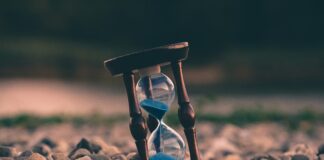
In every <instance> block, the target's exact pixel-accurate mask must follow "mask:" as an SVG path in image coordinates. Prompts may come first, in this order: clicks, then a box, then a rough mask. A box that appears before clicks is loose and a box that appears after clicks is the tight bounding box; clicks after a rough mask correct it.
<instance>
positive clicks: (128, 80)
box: [123, 73, 148, 160]
mask: <svg viewBox="0 0 324 160" xmlns="http://www.w3.org/2000/svg"><path fill="white" fill-rule="evenodd" d="M123 78H124V84H125V87H126V91H127V97H128V103H129V113H130V117H131V119H130V124H129V127H130V131H131V134H132V136H133V138H134V139H135V143H136V147H137V150H138V154H139V156H140V157H141V159H142V160H148V148H147V141H146V135H147V127H146V123H145V119H144V118H143V116H142V112H141V109H140V108H139V105H138V102H137V98H136V96H135V81H134V74H133V73H125V74H124V75H123Z"/></svg>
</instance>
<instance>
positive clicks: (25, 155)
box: [19, 150, 33, 157]
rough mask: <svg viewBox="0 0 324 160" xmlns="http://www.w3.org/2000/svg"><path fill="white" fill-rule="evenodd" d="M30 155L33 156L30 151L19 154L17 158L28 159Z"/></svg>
mask: <svg viewBox="0 0 324 160" xmlns="http://www.w3.org/2000/svg"><path fill="white" fill-rule="evenodd" d="M32 154H33V152H32V151H30V150H27V151H24V152H21V153H20V155H19V157H29V156H31V155H32Z"/></svg>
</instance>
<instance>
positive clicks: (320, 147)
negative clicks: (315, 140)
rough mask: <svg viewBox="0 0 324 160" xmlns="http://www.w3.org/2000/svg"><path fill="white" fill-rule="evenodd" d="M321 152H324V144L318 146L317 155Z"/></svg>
mask: <svg viewBox="0 0 324 160" xmlns="http://www.w3.org/2000/svg"><path fill="white" fill-rule="evenodd" d="M321 154H324V144H322V145H320V146H319V147H318V152H317V155H321Z"/></svg>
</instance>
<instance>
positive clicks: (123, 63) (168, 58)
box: [104, 42, 189, 76]
mask: <svg viewBox="0 0 324 160" xmlns="http://www.w3.org/2000/svg"><path fill="white" fill-rule="evenodd" d="M188 51H189V44H188V42H180V43H174V44H169V45H164V46H160V47H155V48H150V49H146V50H142V51H139V52H133V53H130V54H127V55H124V56H120V57H116V58H112V59H109V60H106V61H105V62H104V64H105V67H106V68H107V69H108V70H109V71H110V73H111V74H112V75H113V76H119V75H122V74H124V73H129V72H137V71H138V70H139V69H142V68H146V67H151V66H155V65H160V66H163V65H167V64H169V63H171V62H178V61H182V60H185V59H186V58H187V55H188Z"/></svg>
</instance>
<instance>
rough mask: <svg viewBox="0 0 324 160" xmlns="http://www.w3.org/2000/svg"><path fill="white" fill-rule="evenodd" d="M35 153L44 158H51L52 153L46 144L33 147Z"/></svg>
mask: <svg viewBox="0 0 324 160" xmlns="http://www.w3.org/2000/svg"><path fill="white" fill-rule="evenodd" d="M33 152H36V153H39V154H41V155H43V156H45V157H46V156H49V155H50V154H51V153H52V152H51V148H50V147H49V146H48V145H45V144H38V145H36V146H34V147H33Z"/></svg>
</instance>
